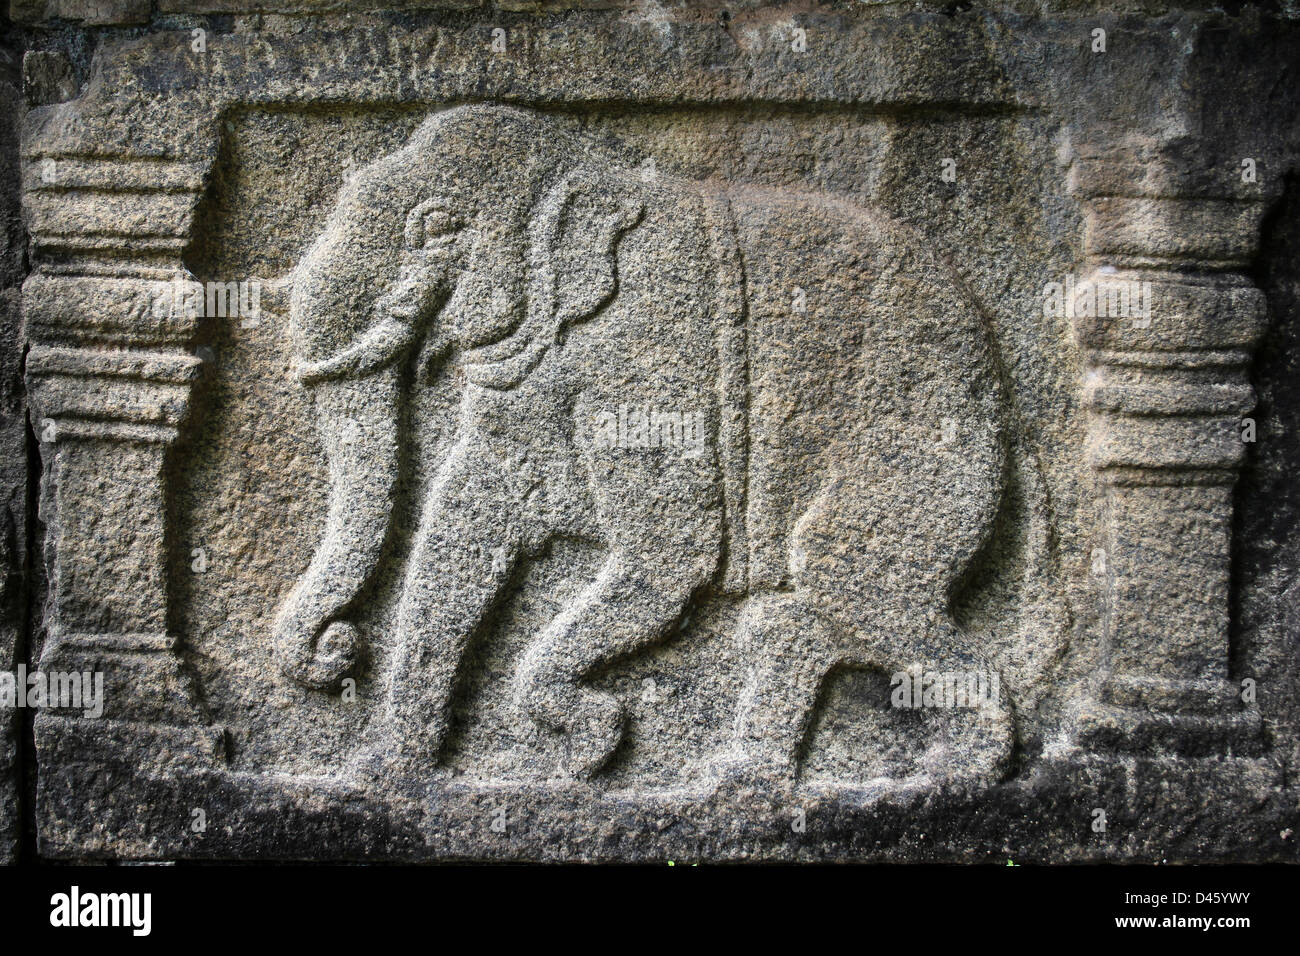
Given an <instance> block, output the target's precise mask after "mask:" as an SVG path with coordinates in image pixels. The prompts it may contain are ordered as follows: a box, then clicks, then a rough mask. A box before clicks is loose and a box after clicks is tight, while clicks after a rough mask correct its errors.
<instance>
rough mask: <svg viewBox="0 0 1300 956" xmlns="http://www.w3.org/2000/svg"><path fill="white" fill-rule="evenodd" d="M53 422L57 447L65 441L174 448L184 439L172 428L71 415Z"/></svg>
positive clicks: (60, 417)
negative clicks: (120, 443) (178, 440)
mask: <svg viewBox="0 0 1300 956" xmlns="http://www.w3.org/2000/svg"><path fill="white" fill-rule="evenodd" d="M51 420H52V421H53V424H54V429H53V432H52V434H51V438H52V442H53V443H56V444H57V443H58V442H64V441H112V442H124V443H127V444H135V445H171V444H173V443H175V441H176V439H177V438H178V437H179V436H180V431H179V430H178V429H177V428H175V427H174V426H171V425H148V424H145V425H140V424H131V423H127V422H117V421H101V420H98V419H89V418H74V417H68V416H58V417H54V418H52V419H51Z"/></svg>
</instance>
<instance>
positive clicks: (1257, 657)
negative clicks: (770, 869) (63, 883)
mask: <svg viewBox="0 0 1300 956" xmlns="http://www.w3.org/2000/svg"><path fill="white" fill-rule="evenodd" d="M959 6H967V7H969V8H968V9H959V8H958V7H959ZM11 16H12V18H13V20H14V25H13V26H12V27H8V28H7V30H8V32H7V33H6V34H5V37H4V41H3V45H0V98H3V99H4V101H5V106H6V112H5V114H4V115H5V117H7V118H6V119H5V120H4V122H7V123H9V125H8V126H5V125H3V124H2V123H0V150H3V152H4V156H5V161H4V167H3V175H0V209H3V210H5V217H4V223H3V225H4V229H5V232H4V233H3V235H4V237H5V239H4V241H5V245H4V246H3V248H2V249H0V252H3V253H4V256H3V260H2V261H0V319H2V320H3V328H5V329H8V330H9V331H8V332H6V333H5V335H6V338H5V339H4V342H3V343H2V344H0V356H3V361H2V362H0V444H2V445H3V447H4V448H5V457H4V459H3V462H4V464H3V467H0V492H2V494H3V498H4V504H5V510H3V511H0V516H7V517H6V521H7V524H6V526H5V527H4V528H0V558H3V560H4V567H5V573H6V577H5V579H4V584H5V590H4V592H3V595H2V596H0V609H3V615H4V616H3V620H2V621H0V625H2V627H0V672H3V673H4V674H7V675H9V680H8V685H7V686H8V688H9V695H10V703H9V705H7V706H5V707H4V709H0V716H3V717H4V720H5V722H4V724H3V727H2V728H0V731H2V733H0V859H12V858H13V857H14V856H15V854H16V853H17V852H18V848H19V847H20V846H23V847H28V848H30V849H31V851H32V852H33V853H34V854H35V855H36V856H38V857H39V858H44V859H49V860H71V861H87V860H103V859H112V860H126V861H134V860H188V859H220V860H344V861H384V860H394V861H429V860H445V859H473V860H555V861H559V860H609V861H645V860H660V859H673V860H717V861H723V860H727V861H732V860H788V861H822V860H891V861H912V862H937V861H958V862H988V861H1000V860H1003V859H1006V858H1008V857H1014V858H1015V859H1016V860H1017V861H1029V862H1081V861H1134V862H1154V861H1185V862H1191V861H1271V860H1294V859H1295V858H1296V850H1295V846H1296V838H1295V836H1294V823H1295V814H1296V806H1297V799H1298V798H1300V792H1297V790H1296V785H1295V782H1294V781H1295V776H1296V775H1295V772H1294V764H1295V761H1296V759H1297V758H1298V757H1300V737H1298V736H1297V733H1298V731H1300V668H1298V667H1297V663H1296V662H1297V660H1298V659H1300V655H1298V653H1297V652H1298V651H1300V646H1298V643H1300V633H1298V631H1297V621H1300V614H1298V613H1297V606H1296V594H1297V586H1296V576H1297V551H1296V548H1295V546H1294V544H1293V543H1292V542H1291V541H1290V531H1291V529H1292V527H1293V525H1294V523H1295V522H1294V515H1295V512H1296V511H1297V507H1300V505H1298V504H1297V490H1296V486H1295V479H1294V477H1293V475H1292V469H1291V467H1290V464H1291V462H1293V461H1294V459H1295V452H1296V449H1295V447H1294V445H1295V440H1294V434H1295V432H1296V427H1297V425H1298V422H1297V420H1296V419H1297V414H1300V411H1298V409H1300V405H1298V404H1297V401H1296V395H1295V394H1294V392H1295V386H1294V385H1293V384H1292V382H1293V380H1294V378H1295V376H1294V374H1293V370H1294V365H1295V362H1296V358H1295V355H1296V348H1297V341H1296V339H1297V333H1296V327H1297V308H1300V304H1298V303H1300V291H1298V290H1300V274H1298V273H1297V266H1296V261H1297V259H1296V255H1295V253H1296V247H1297V243H1298V242H1300V238H1298V236H1297V225H1296V223H1297V210H1300V192H1298V191H1297V186H1296V184H1297V181H1298V180H1297V178H1296V169H1297V162H1298V160H1300V150H1298V149H1297V147H1298V146H1300V142H1298V139H1300V123H1297V120H1296V117H1297V116H1300V112H1298V110H1297V107H1300V99H1298V97H1300V94H1297V92H1296V91H1297V89H1300V87H1297V85H1296V83H1295V82H1294V79H1295V76H1294V73H1295V69H1296V64H1300V23H1298V22H1297V20H1296V19H1295V18H1294V12H1293V11H1289V8H1277V9H1274V8H1271V7H1270V8H1266V9H1264V8H1255V7H1246V8H1243V9H1242V10H1240V11H1238V12H1236V13H1231V14H1229V13H1225V12H1223V11H1221V10H1217V9H1211V8H1209V6H1208V5H1207V6H1205V7H1204V8H1202V7H1201V6H1200V5H1193V6H1189V7H1187V8H1159V9H1155V8H1152V7H1151V6H1150V5H1142V6H1141V7H1137V6H1134V7H1133V8H1132V9H1131V10H1130V9H1121V8H1117V7H1114V6H1109V7H1108V9H1107V10H1106V11H1104V12H1103V11H1101V10H1100V9H1099V8H1097V7H1095V6H1094V5H1092V4H1088V3H1079V4H1074V3H1066V4H1048V5H1046V6H1044V5H1041V4H1037V3H1035V4H1032V5H1027V4H1025V5H1022V4H1017V3H1006V4H1002V5H993V6H989V5H957V6H953V5H944V4H929V3H919V4H917V5H915V8H911V7H909V8H908V9H907V10H903V9H902V8H901V7H897V6H896V5H873V4H863V3H848V2H827V3H822V4H815V3H801V4H768V3H760V2H752V0H743V2H737V3H731V4H694V3H692V4H681V3H673V2H664V3H644V2H618V0H614V2H601V3H586V2H555V3H551V2H542V3H522V2H521V3H510V4H505V3H502V4H480V3H468V2H467V3H458V2H454V0H444V2H401V3H394V2H391V0H390V2H384V0H374V2H369V3H362V4H355V5H347V6H346V7H344V6H341V5H339V4H334V3H331V4H323V3H315V2H309V0H284V2H282V3H271V4H266V3H258V4H243V3H241V2H238V0H223V2H221V3H220V4H210V3H206V2H204V0H193V2H191V0H184V2H179V0H172V2H152V0H139V2H137V0H123V2H118V3H112V2H108V3H105V2H97V3H81V2H79V0H51V2H37V0H25V2H21V3H14V4H11ZM9 117H11V119H9ZM6 204H7V205H6ZM20 668H21V670H20ZM20 675H22V676H23V677H24V678H27V677H28V676H30V680H25V681H21V682H20V681H19V680H18V679H17V678H18V677H19V676H20ZM2 679H3V678H0V680H2ZM37 686H39V687H40V688H43V694H44V696H43V697H42V699H41V700H39V701H33V700H32V689H33V688H34V687H37ZM4 692H5V686H4V685H0V704H4V699H3V694H4ZM24 708H26V709H24ZM28 740H30V747H28V745H27V743H26V741H28ZM23 750H26V751H28V752H27V753H25V754H23V753H21V752H20V751H23Z"/></svg>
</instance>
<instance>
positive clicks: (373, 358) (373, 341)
mask: <svg viewBox="0 0 1300 956" xmlns="http://www.w3.org/2000/svg"><path fill="white" fill-rule="evenodd" d="M414 337H415V329H414V327H413V326H411V325H408V324H406V323H404V322H399V321H397V320H396V319H386V320H384V321H383V322H380V323H379V324H377V325H375V326H374V327H373V328H372V329H370V331H369V332H367V333H366V335H365V337H364V338H363V339H362V340H361V341H360V342H358V343H357V344H356V345H354V346H352V347H351V348H349V349H348V350H347V351H345V352H342V353H340V354H339V355H335V356H333V357H332V358H328V359H324V360H323V361H320V362H308V363H304V364H300V365H299V366H298V368H297V370H296V374H297V376H298V380H299V381H301V382H302V383H303V384H304V385H315V384H316V383H318V382H323V381H326V380H328V379H334V378H342V377H344V376H349V377H354V378H355V377H360V376H362V375H368V374H370V373H371V372H376V371H378V370H379V369H381V368H383V367H384V366H385V365H387V364H388V363H389V362H391V361H392V360H393V359H394V358H396V357H397V356H398V355H399V354H401V352H402V351H403V350H404V349H406V347H407V346H409V345H410V344H411V340H412V339H413V338H414Z"/></svg>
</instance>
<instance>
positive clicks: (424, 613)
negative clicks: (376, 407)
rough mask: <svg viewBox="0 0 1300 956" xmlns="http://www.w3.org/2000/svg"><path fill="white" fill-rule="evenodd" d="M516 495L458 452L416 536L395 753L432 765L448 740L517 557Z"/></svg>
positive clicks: (411, 762)
mask: <svg viewBox="0 0 1300 956" xmlns="http://www.w3.org/2000/svg"><path fill="white" fill-rule="evenodd" d="M508 491H509V489H508V487H507V486H506V483H505V480H504V478H503V476H502V475H501V474H500V472H499V471H498V470H497V469H495V468H493V467H491V465H490V462H488V461H486V460H485V459H483V458H481V457H478V456H473V455H470V454H467V453H466V452H465V450H464V449H460V450H457V451H454V452H453V453H452V455H451V456H450V458H449V461H448V463H447V464H446V465H445V466H444V467H443V469H442V473H441V475H440V477H439V479H438V480H437V481H436V482H435V487H434V489H433V492H432V494H431V495H430V498H429V502H428V505H427V507H426V508H425V511H424V514H423V516H422V519H421V522H420V527H419V530H418V531H417V533H416V537H415V542H414V547H413V549H412V553H411V558H410V563H409V566H408V571H407V576H406V586H405V589H404V591H403V594H402V600H401V605H400V607H399V610H398V619H397V642H396V654H395V660H394V662H393V667H392V670H391V676H390V685H389V717H390V720H391V731H390V733H391V737H392V740H391V745H392V754H393V755H394V756H395V757H396V759H397V760H398V762H400V763H401V764H402V765H403V766H406V767H408V768H411V769H420V768H422V767H431V766H433V765H434V764H435V763H436V762H437V759H438V754H439V751H440V750H441V748H442V746H443V744H444V743H445V742H446V737H447V730H448V726H449V723H450V718H451V705H452V699H453V694H454V692H455V689H456V681H457V677H458V676H459V674H460V670H461V665H462V660H463V658H464V656H465V650H466V646H467V645H468V643H469V640H470V638H471V637H473V635H474V633H475V631H476V630H477V629H478V627H479V625H480V623H481V622H482V621H483V619H484V618H485V617H486V616H487V614H488V613H489V612H490V610H491V608H492V606H493V604H494V603H495V602H496V600H497V598H498V596H499V595H500V593H501V591H502V589H503V588H504V587H505V585H506V583H507V582H508V581H509V578H510V575H511V573H512V571H513V569H514V567H515V564H516V562H517V560H518V555H519V543H518V538H517V536H516V532H515V528H514V515H513V509H512V508H511V507H510V506H509V500H510V499H509V497H508Z"/></svg>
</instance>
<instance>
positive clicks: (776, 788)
mask: <svg viewBox="0 0 1300 956" xmlns="http://www.w3.org/2000/svg"><path fill="white" fill-rule="evenodd" d="M712 777H713V786H712V790H713V792H714V794H715V796H717V797H718V798H720V799H724V800H729V801H753V800H768V801H773V800H778V799H780V798H783V797H789V796H790V795H791V794H793V792H794V790H795V786H796V783H797V768H796V767H795V765H794V764H792V763H791V762H789V761H787V760H784V759H780V758H774V757H772V756H771V755H767V756H759V755H755V754H752V753H741V752H734V751H733V752H732V753H730V754H728V755H727V756H726V757H724V758H722V759H721V760H719V761H718V762H717V763H716V764H715V765H714V768H713V773H712Z"/></svg>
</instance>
